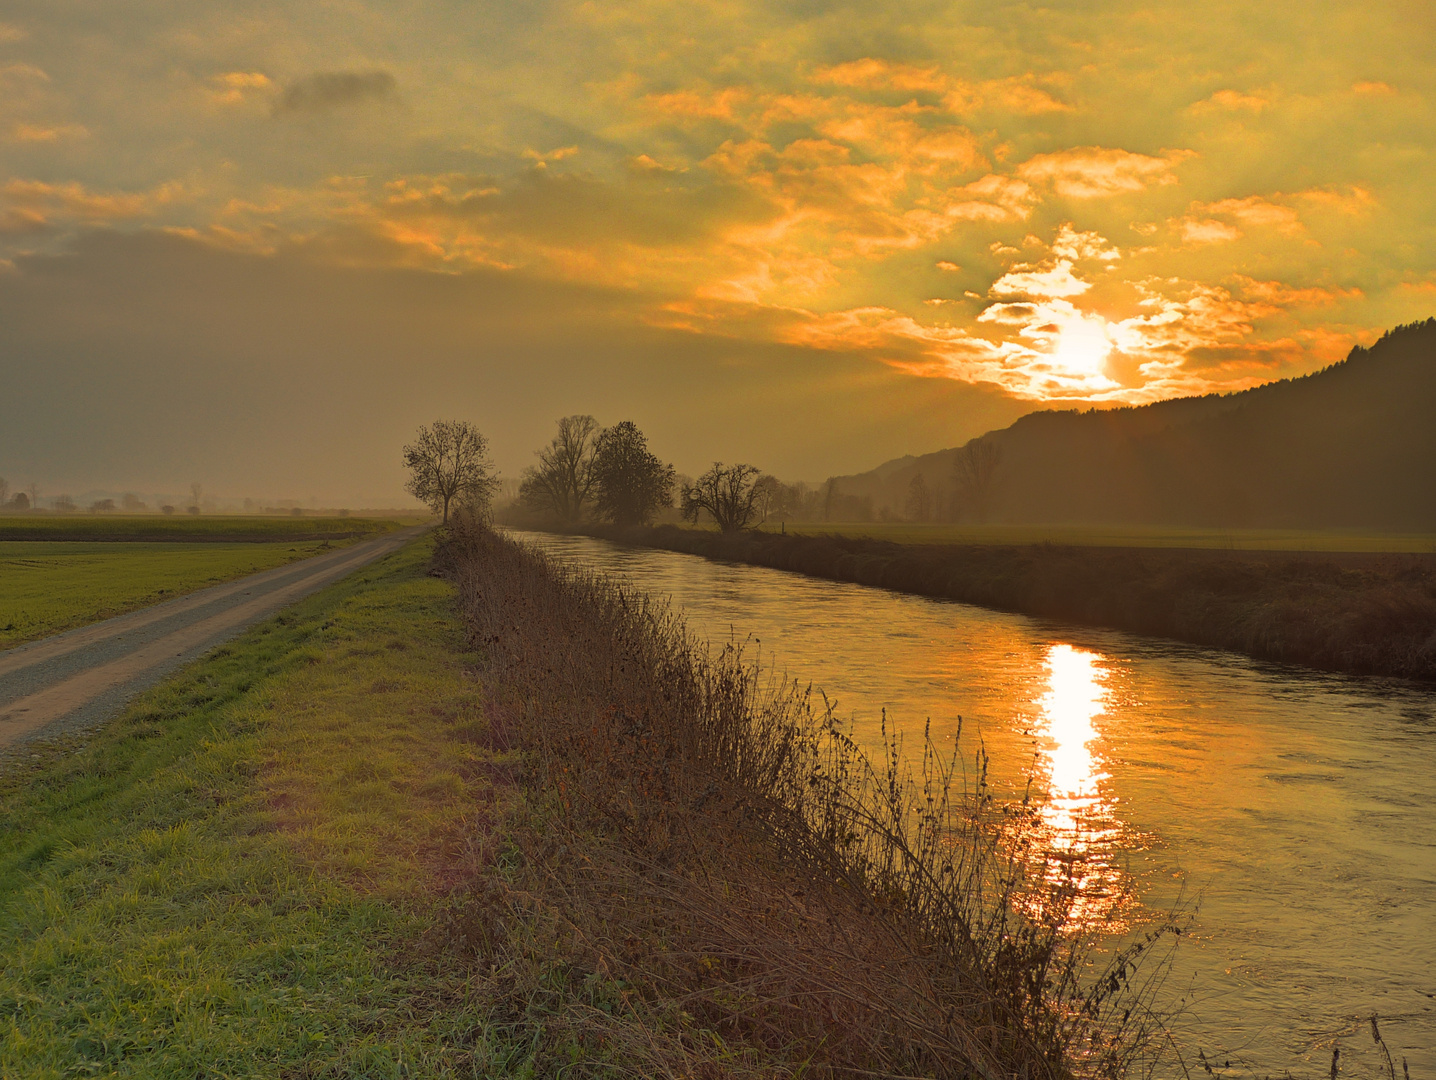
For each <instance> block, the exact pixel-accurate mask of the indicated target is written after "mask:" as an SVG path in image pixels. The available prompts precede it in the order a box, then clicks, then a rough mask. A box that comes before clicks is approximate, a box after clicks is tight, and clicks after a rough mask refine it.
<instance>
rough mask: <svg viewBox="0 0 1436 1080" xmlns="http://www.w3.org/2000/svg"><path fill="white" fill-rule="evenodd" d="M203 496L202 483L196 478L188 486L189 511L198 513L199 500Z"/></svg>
mask: <svg viewBox="0 0 1436 1080" xmlns="http://www.w3.org/2000/svg"><path fill="white" fill-rule="evenodd" d="M203 497H204V485H203V484H201V483H200V482H199V481H198V480H196V481H195V482H194V483H193V484H191V485H190V486H189V512H190V513H191V514H198V513H199V501H200V499H202V498H203Z"/></svg>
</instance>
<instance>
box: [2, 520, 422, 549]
mask: <svg viewBox="0 0 1436 1080" xmlns="http://www.w3.org/2000/svg"><path fill="white" fill-rule="evenodd" d="M420 520H422V519H421V518H419V517H414V518H398V517H394V518H357V517H347V518H341V517H261V516H259V515H257V514H245V515H233V516H219V515H216V516H209V515H204V514H200V515H197V516H193V517H192V516H189V515H175V516H173V517H167V516H163V515H160V514H0V540H106V541H110V540H132V541H165V540H168V541H189V542H191V543H214V542H219V543H223V542H236V543H237V542H246V541H247V542H261V543H262V542H267V541H279V540H296V539H298V540H310V539H316V540H317V539H324V538H326V537H327V538H331V539H339V538H341V537H356V536H377V535H378V534H380V533H385V532H392V531H393V530H394V529H397V528H400V527H401V526H403V525H408V524H415V523H417V522H418V521H420Z"/></svg>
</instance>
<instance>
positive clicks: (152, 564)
mask: <svg viewBox="0 0 1436 1080" xmlns="http://www.w3.org/2000/svg"><path fill="white" fill-rule="evenodd" d="M348 542H349V541H338V543H348ZM333 546H334V544H333V543H331V542H330V541H322V542H295V543H290V544H284V543H270V544H146V543H133V544H108V543H65V542H59V541H55V542H51V541H28V542H27V541H5V542H0V649H6V648H9V647H11V646H13V645H19V644H20V643H21V642H25V641H33V640H35V639H36V638H42V637H47V636H49V635H50V634H58V633H60V632H61V631H62V630H69V629H71V628H73V627H76V626H83V625H85V624H86V623H91V622H96V621H98V620H100V619H108V618H110V617H111V616H114V615H122V614H124V613H125V612H127V611H134V610H135V609H136V608H142V607H146V606H148V605H150V604H155V603H159V602H160V601H162V600H169V599H172V598H173V597H176V596H179V595H182V594H183V593H187V592H193V591H194V590H195V589H202V588H204V587H205V586H207V585H214V584H217V583H218V582H221V581H229V580H230V579H232V578H237V577H242V576H243V575H245V574H250V573H254V572H256V571H259V570H267V569H269V568H270V567H274V566H282V565H283V564H285V563H288V562H293V561H294V560H295V559H304V558H308V557H309V556H311V555H317V554H319V553H320V552H321V551H324V550H328V549H329V548H330V547H333Z"/></svg>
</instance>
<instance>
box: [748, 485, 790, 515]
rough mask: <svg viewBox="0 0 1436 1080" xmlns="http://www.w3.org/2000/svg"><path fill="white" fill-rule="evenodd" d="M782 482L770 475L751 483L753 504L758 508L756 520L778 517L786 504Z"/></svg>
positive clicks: (785, 493) (785, 492)
mask: <svg viewBox="0 0 1436 1080" xmlns="http://www.w3.org/2000/svg"><path fill="white" fill-rule="evenodd" d="M786 496H787V491H786V490H785V489H784V487H783V482H782V481H781V480H779V479H778V478H777V477H776V476H773V475H772V474H771V473H770V474H767V475H765V476H760V477H758V479H756V480H754V481H753V503H754V505H756V506H757V507H758V520H759V521H767V520H768V519H769V518H770V517H776V516H778V515H779V514H780V513H781V512H782V510H783V508H784V506H785V505H786V503H787V498H786Z"/></svg>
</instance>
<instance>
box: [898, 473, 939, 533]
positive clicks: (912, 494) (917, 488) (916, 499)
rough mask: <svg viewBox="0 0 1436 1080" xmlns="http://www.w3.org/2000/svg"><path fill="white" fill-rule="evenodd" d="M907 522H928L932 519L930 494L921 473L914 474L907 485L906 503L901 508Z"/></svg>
mask: <svg viewBox="0 0 1436 1080" xmlns="http://www.w3.org/2000/svg"><path fill="white" fill-rule="evenodd" d="M903 509H904V510H905V511H906V512H907V519H908V520H909V521H930V520H931V519H932V493H931V492H930V491H928V489H927V481H926V480H924V479H923V477H922V473H918V474H916V475H915V476H914V477H913V478H912V480H910V481H909V482H908V485H907V503H906V505H905V506H904V508H903Z"/></svg>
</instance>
